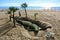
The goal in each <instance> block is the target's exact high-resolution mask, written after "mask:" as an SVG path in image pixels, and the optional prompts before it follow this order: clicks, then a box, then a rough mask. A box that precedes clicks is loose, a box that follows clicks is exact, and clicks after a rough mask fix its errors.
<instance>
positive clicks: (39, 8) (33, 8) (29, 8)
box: [0, 6, 60, 10]
mask: <svg viewBox="0 0 60 40" xmlns="http://www.w3.org/2000/svg"><path fill="white" fill-rule="evenodd" d="M14 7H17V8H19V9H20V10H22V7H20V6H14ZM8 8H9V7H7V6H5V7H4V6H3V7H0V10H2V9H8ZM43 8H44V7H38V6H28V7H27V8H26V9H27V10H41V9H43ZM51 9H53V10H60V7H51Z"/></svg>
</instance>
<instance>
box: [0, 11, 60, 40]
mask: <svg viewBox="0 0 60 40" xmlns="http://www.w3.org/2000/svg"><path fill="white" fill-rule="evenodd" d="M20 12H21V14H22V16H25V13H24V10H20ZM5 13H6V12H4V11H3V12H0V15H1V16H0V19H1V20H0V25H1V24H4V22H7V19H8V17H9V16H8V14H5ZM27 13H28V17H29V18H32V19H34V13H38V15H37V20H39V21H44V22H47V23H50V24H51V25H52V28H53V31H54V32H55V33H56V35H55V37H56V40H60V10H56V11H55V10H50V11H48V10H28V11H27ZM15 16H18V11H17V12H16V13H15ZM2 18H3V19H5V18H7V19H6V20H4V21H2V20H3V19H2ZM21 30H22V32H21ZM24 32H26V33H24ZM22 33H23V34H22ZM41 34H43V35H42V36H40V35H41ZM18 36H19V37H18ZM26 36H28V37H26ZM37 36H38V37H39V36H40V37H39V38H38V39H37V38H36V37H35V38H36V39H37V40H45V37H43V36H44V32H42V31H40V32H39V33H38V35H37ZM21 37H22V38H21ZM35 38H34V37H33V38H31V34H29V33H28V31H27V30H25V29H24V28H21V27H19V26H17V27H16V28H13V29H12V30H10V31H9V32H8V33H6V34H5V35H3V36H1V37H0V40H34V39H35Z"/></svg>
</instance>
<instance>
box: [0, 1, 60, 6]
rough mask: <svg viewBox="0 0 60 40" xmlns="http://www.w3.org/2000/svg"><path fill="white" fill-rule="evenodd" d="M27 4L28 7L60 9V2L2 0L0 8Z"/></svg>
mask: <svg viewBox="0 0 60 40" xmlns="http://www.w3.org/2000/svg"><path fill="white" fill-rule="evenodd" d="M25 2H26V3H27V4H28V6H39V7H60V0H0V6H2V7H4V6H21V4H22V3H25Z"/></svg>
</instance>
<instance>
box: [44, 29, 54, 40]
mask: <svg viewBox="0 0 60 40" xmlns="http://www.w3.org/2000/svg"><path fill="white" fill-rule="evenodd" d="M51 31H52V30H51V28H48V29H47V30H46V31H45V32H46V35H45V36H46V40H55V38H54V35H55V33H53V32H51Z"/></svg>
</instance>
